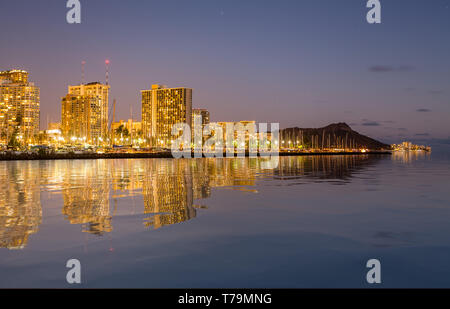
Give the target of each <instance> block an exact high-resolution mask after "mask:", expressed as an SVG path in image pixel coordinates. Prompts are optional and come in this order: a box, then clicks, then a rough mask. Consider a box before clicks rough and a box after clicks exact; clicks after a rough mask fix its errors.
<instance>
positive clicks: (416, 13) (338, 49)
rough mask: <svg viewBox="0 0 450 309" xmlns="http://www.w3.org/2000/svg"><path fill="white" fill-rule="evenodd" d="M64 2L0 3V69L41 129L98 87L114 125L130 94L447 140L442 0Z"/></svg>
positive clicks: (237, 114) (130, 104) (227, 115)
mask: <svg viewBox="0 0 450 309" xmlns="http://www.w3.org/2000/svg"><path fill="white" fill-rule="evenodd" d="M80 2H81V5H82V13H81V14H82V15H81V24H68V23H67V22H66V14H67V12H68V10H69V9H67V8H66V1H65V0H40V1H29V0H14V1H6V0H2V1H1V2H0V12H2V19H1V21H0V34H1V38H2V43H1V44H0V70H7V69H13V68H16V69H25V70H27V71H29V72H30V79H31V81H33V82H35V83H36V84H37V85H38V86H39V87H40V89H41V129H45V128H46V126H47V121H48V120H49V121H52V122H56V121H60V117H61V116H60V113H61V97H63V96H65V94H66V93H67V86H68V85H73V84H79V83H80V82H81V62H82V61H86V66H85V76H86V79H85V80H86V82H90V81H101V82H104V81H105V64H104V63H105V59H109V60H110V62H111V64H110V84H111V93H110V99H111V100H110V105H112V99H113V98H115V99H116V100H117V107H116V110H117V112H116V119H128V118H130V113H131V112H130V111H131V109H132V110H133V116H134V119H135V120H140V110H141V100H140V90H144V89H149V88H150V87H151V85H152V84H155V83H160V84H164V85H167V86H169V87H189V88H193V107H194V108H206V109H208V110H209V111H210V112H211V120H212V121H238V120H256V121H257V122H279V123H280V127H281V128H286V127H293V126H297V127H321V126H325V125H327V124H329V123H333V122H346V123H348V124H349V125H350V126H351V127H352V128H353V129H355V130H357V131H358V132H360V133H363V134H367V135H369V136H371V137H374V138H378V139H380V140H382V141H383V142H400V141H402V140H405V139H419V138H420V139H443V140H450V121H449V115H450V87H449V85H450V57H449V55H450V0H411V1H408V0H395V1H394V0H381V1H380V2H381V5H382V11H381V12H382V15H381V16H382V17H381V18H382V19H381V21H382V22H381V24H368V23H367V21H366V14H367V12H368V10H369V9H368V8H366V1H365V0H345V1H335V0H292V1H291V0H278V1H269V0H163V1H161V0H160V1H153V0H128V1H124V0H122V1H119V0H80Z"/></svg>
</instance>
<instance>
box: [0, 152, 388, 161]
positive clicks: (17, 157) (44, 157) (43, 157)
mask: <svg viewBox="0 0 450 309" xmlns="http://www.w3.org/2000/svg"><path fill="white" fill-rule="evenodd" d="M391 154H392V152H390V151H368V152H307V153H305V152H280V153H279V154H278V155H279V156H280V157H291V156H292V157H295V156H348V155H351V156H360V155H391ZM245 157H249V155H248V153H246V154H245ZM258 157H260V155H259V154H258ZM192 158H193V159H194V155H192ZM202 158H205V156H203V157H202ZM223 158H227V157H226V153H224V155H223ZM230 158H231V157H230ZM234 158H237V156H236V155H235V156H234ZM101 159H174V158H173V156H172V153H170V152H159V153H87V154H27V153H23V154H4V155H0V161H53V160H101ZM199 159H200V158H199Z"/></svg>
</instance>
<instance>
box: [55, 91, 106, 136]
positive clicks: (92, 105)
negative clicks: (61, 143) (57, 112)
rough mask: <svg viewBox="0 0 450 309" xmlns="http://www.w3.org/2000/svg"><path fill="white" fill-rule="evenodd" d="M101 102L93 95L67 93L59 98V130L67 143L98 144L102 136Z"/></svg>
mask: <svg viewBox="0 0 450 309" xmlns="http://www.w3.org/2000/svg"><path fill="white" fill-rule="evenodd" d="M101 121H102V102H101V99H100V98H99V97H98V96H95V95H71V94H68V95H66V96H65V97H63V98H62V100H61V132H62V136H63V137H64V139H65V141H66V142H67V143H72V144H78V143H89V144H94V145H98V144H100V143H101V142H102V141H103V138H102V136H103V135H102V134H103V131H102V122H101Z"/></svg>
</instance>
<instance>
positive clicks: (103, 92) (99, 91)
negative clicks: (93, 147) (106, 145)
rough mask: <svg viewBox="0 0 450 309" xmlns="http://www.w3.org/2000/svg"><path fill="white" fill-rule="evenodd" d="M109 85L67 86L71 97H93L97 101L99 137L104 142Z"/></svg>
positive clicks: (95, 83)
mask: <svg viewBox="0 0 450 309" xmlns="http://www.w3.org/2000/svg"><path fill="white" fill-rule="evenodd" d="M109 88H110V86H109V85H103V84H101V83H99V82H93V83H89V84H82V85H77V86H69V91H68V94H70V95H73V96H95V97H97V98H98V100H99V102H98V103H99V107H100V128H101V132H100V136H101V138H102V139H103V140H105V141H106V139H107V138H108V135H109V134H108V133H109V132H108V102H109Z"/></svg>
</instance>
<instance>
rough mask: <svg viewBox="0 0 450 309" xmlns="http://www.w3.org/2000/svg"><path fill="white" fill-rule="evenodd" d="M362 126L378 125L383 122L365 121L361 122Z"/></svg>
mask: <svg viewBox="0 0 450 309" xmlns="http://www.w3.org/2000/svg"><path fill="white" fill-rule="evenodd" d="M361 125H362V126H366V127H378V126H380V125H381V124H380V123H379V122H376V121H364V122H363V123H361Z"/></svg>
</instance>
